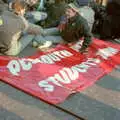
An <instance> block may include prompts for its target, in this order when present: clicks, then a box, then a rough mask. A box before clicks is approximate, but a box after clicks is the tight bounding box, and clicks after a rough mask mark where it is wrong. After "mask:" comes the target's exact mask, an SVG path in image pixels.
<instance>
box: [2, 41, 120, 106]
mask: <svg viewBox="0 0 120 120" xmlns="http://www.w3.org/2000/svg"><path fill="white" fill-rule="evenodd" d="M81 43H82V42H81V41H80V42H78V43H77V44H75V45H72V46H71V47H67V46H62V45H58V46H57V47H56V48H54V49H51V50H49V51H48V52H45V53H44V52H38V53H37V54H36V55H35V56H31V57H26V58H17V57H5V56H0V61H1V62H0V79H1V80H2V81H3V82H6V83H8V84H10V85H12V86H14V87H16V88H18V89H20V90H22V91H24V92H27V93H29V94H31V95H33V96H36V97H38V98H40V99H42V100H44V101H47V102H49V103H53V104H57V103H60V102H63V101H64V100H65V99H66V98H67V97H68V96H69V95H70V94H72V93H75V92H79V91H81V90H83V89H85V88H86V87H88V86H90V85H92V84H93V83H94V82H95V81H97V80H98V79H99V78H100V77H102V76H103V75H105V74H107V73H109V72H111V71H112V69H113V68H114V67H115V66H116V65H119V64H120V45H117V44H112V43H109V42H105V41H101V40H97V39H95V40H93V43H92V44H91V46H90V47H89V48H88V53H85V54H80V53H79V52H78V49H79V48H80V47H81Z"/></svg>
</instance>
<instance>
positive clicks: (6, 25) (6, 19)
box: [0, 11, 25, 54]
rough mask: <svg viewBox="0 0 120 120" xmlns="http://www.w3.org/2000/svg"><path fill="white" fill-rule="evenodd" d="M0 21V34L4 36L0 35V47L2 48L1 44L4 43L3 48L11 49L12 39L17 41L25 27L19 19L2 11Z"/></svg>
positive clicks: (10, 13)
mask: <svg viewBox="0 0 120 120" xmlns="http://www.w3.org/2000/svg"><path fill="white" fill-rule="evenodd" d="M0 20H1V24H0V33H1V34H2V33H4V35H3V34H2V35H0V36H2V38H1V39H0V47H1V46H2V47H3V42H6V43H5V44H6V45H7V46H4V47H7V49H8V48H10V47H11V44H12V40H13V39H14V38H15V40H16V41H17V39H19V37H20V35H21V32H22V31H23V30H24V29H25V26H24V23H23V21H22V18H21V17H19V16H17V15H15V14H14V13H12V12H9V11H4V12H3V13H2V14H1V16H0ZM1 31H2V32H1ZM6 36H7V37H6ZM6 38H7V39H6ZM0 49H1V48H0ZM4 49H5V48H4ZM8 51H9V50H8ZM6 52H7V51H6ZM4 54H7V53H4Z"/></svg>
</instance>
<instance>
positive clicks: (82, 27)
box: [61, 15, 92, 51]
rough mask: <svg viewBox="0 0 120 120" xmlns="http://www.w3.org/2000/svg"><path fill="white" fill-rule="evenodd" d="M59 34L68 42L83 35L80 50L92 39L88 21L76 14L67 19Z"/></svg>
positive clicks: (76, 39) (74, 40)
mask: <svg viewBox="0 0 120 120" xmlns="http://www.w3.org/2000/svg"><path fill="white" fill-rule="evenodd" d="M61 35H62V38H63V39H64V40H65V41H66V42H68V43H70V42H76V41H78V40H79V39H80V38H81V37H84V42H83V45H82V48H81V51H82V50H85V49H86V48H87V47H88V46H89V44H90V43H91V40H92V34H91V32H90V29H89V26H88V23H87V21H86V19H84V18H83V17H82V16H80V15H76V16H75V17H73V18H71V19H69V21H68V22H67V23H66V25H65V29H64V30H63V31H62V32H61Z"/></svg>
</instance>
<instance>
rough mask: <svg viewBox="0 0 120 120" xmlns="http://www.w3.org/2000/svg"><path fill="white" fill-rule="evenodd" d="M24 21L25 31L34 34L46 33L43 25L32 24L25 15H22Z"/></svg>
mask: <svg viewBox="0 0 120 120" xmlns="http://www.w3.org/2000/svg"><path fill="white" fill-rule="evenodd" d="M21 18H22V20H23V23H24V30H23V31H25V32H27V33H29V34H33V35H37V34H39V35H40V34H44V30H43V28H42V27H40V26H38V25H35V24H32V23H30V22H28V21H27V20H26V19H25V18H24V17H22V16H21Z"/></svg>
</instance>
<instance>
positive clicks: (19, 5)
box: [12, 0, 27, 12]
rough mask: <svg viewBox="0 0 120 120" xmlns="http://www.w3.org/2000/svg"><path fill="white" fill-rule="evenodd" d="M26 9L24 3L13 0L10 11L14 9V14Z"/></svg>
mask: <svg viewBox="0 0 120 120" xmlns="http://www.w3.org/2000/svg"><path fill="white" fill-rule="evenodd" d="M26 7H27V5H26V3H25V2H24V1H20V0H15V1H14V2H13V4H12V9H14V11H15V12H20V11H21V10H22V9H26Z"/></svg>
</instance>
